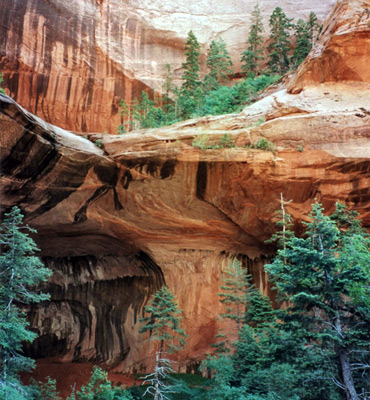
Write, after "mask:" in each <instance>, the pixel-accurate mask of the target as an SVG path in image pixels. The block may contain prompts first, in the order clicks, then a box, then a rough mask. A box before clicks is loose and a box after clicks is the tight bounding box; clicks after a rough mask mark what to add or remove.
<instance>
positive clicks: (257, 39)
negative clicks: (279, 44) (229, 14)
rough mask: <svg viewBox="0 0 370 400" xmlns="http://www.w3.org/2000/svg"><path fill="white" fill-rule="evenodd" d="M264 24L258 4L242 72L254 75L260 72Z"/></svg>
mask: <svg viewBox="0 0 370 400" xmlns="http://www.w3.org/2000/svg"><path fill="white" fill-rule="evenodd" d="M263 31H264V29H263V23H262V16H261V10H260V8H259V5H258V3H256V5H255V7H254V10H253V12H252V17H251V27H250V30H249V36H248V48H247V50H246V51H244V52H243V53H242V57H241V62H242V70H243V71H246V72H250V73H252V74H258V73H259V71H260V67H259V62H260V60H263Z"/></svg>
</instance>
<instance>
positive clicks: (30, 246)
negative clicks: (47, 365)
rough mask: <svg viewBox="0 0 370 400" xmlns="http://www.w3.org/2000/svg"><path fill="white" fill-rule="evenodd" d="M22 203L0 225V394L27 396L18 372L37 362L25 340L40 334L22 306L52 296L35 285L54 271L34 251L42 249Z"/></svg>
mask: <svg viewBox="0 0 370 400" xmlns="http://www.w3.org/2000/svg"><path fill="white" fill-rule="evenodd" d="M22 221H23V215H22V214H21V211H20V209H19V208H18V207H13V208H12V210H11V211H10V213H8V214H5V218H4V221H3V223H2V224H1V226H0V246H1V254H0V368H1V370H0V398H1V399H4V400H13V399H14V400H15V399H26V398H27V389H26V388H25V387H24V386H23V385H22V384H21V383H20V381H19V379H18V373H19V372H21V371H28V370H30V369H31V368H32V367H33V365H34V362H33V360H32V359H30V358H28V357H25V356H24V355H22V343H23V342H24V341H27V342H32V341H33V340H34V339H35V338H36V336H37V335H36V334H35V333H33V332H31V331H29V330H27V327H28V322H27V320H26V316H25V314H24V313H23V312H22V311H21V309H20V307H22V306H23V305H25V304H30V303H37V302H40V301H43V300H47V299H48V298H49V296H48V295H47V294H44V293H41V292H39V291H38V290H36V289H35V286H36V285H37V284H39V283H40V282H44V281H46V280H47V278H48V277H49V276H50V275H51V271H50V270H49V269H47V268H45V267H44V266H43V264H42V262H41V261H40V259H39V258H38V257H35V256H34V253H35V252H36V251H38V249H37V247H36V244H35V242H34V241H33V240H32V239H31V238H30V237H29V236H28V234H27V231H28V232H31V233H35V230H33V229H31V228H29V227H27V226H23V224H22V223H23V222H22Z"/></svg>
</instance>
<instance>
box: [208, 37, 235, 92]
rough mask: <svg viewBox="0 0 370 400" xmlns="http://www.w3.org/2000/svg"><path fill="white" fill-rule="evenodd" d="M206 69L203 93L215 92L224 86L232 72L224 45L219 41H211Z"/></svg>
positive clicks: (229, 58)
mask: <svg viewBox="0 0 370 400" xmlns="http://www.w3.org/2000/svg"><path fill="white" fill-rule="evenodd" d="M206 63H207V67H208V69H209V72H208V74H207V75H206V76H205V77H204V84H203V85H204V89H205V92H210V91H212V90H217V89H218V88H219V87H220V86H221V85H224V84H225V83H226V82H227V81H228V80H229V76H228V75H230V74H232V72H233V70H232V69H231V67H232V65H233V63H232V61H231V57H230V55H229V52H228V50H227V48H226V43H225V42H224V41H223V40H222V39H220V40H219V41H215V40H212V42H211V45H210V47H209V49H208V57H207V62H206Z"/></svg>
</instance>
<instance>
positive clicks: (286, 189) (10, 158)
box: [0, 0, 370, 371]
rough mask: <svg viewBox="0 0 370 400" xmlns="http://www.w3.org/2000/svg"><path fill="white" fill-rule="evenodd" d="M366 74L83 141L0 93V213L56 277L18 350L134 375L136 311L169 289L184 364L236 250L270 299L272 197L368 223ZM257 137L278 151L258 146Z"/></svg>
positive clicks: (215, 310) (203, 348)
mask: <svg viewBox="0 0 370 400" xmlns="http://www.w3.org/2000/svg"><path fill="white" fill-rule="evenodd" d="M348 4H360V3H359V2H358V0H353V1H352V2H349V3H348V2H343V3H342V6H343V7H344V8H343V9H341V8H339V9H338V10H337V12H339V13H344V12H345V10H346V9H350V8H348V7H347V6H348ZM361 4H362V3H361ZM363 4H365V3H363ZM346 7H347V8H346ZM341 15H342V14H341ZM343 18H344V17H343ZM338 29H339V28H338ZM360 29H362V25H361V26H360ZM333 34H334V35H335V32H334V33H333ZM353 35H355V31H353ZM357 43H358V45H359V46H361V43H360V42H357ZM322 57H324V58H325V57H326V52H323V53H322ZM363 57H364V59H361V63H365V62H366V59H367V62H369V61H370V60H369V58H368V57H369V55H368V53H367V54H363ZM317 60H318V61H319V59H317ZM344 61H345V60H344ZM344 61H343V62H344ZM320 62H321V61H320ZM345 62H347V61H345ZM307 65H308V64H307ZM337 67H338V68H339V69H340V68H341V64H338V65H337ZM303 70H304V68H303ZM327 71H330V69H328V70H327ZM301 73H302V70H301V72H299V74H301ZM300 76H302V77H303V78H302V79H304V76H305V75H304V74H303V75H300ZM365 78H366V76H365V75H364V80H363V81H360V80H357V81H356V80H346V81H344V82H343V81H341V80H338V79H337V80H334V81H333V79H332V75H331V73H329V72H328V75H327V78H325V77H324V81H322V82H321V83H320V84H316V85H315V86H313V85H309V86H308V87H305V88H301V89H300V90H298V91H297V92H299V93H296V91H292V93H288V92H287V90H286V89H282V90H280V91H277V92H275V93H273V94H271V95H270V96H268V97H266V98H264V99H262V100H261V101H259V102H257V103H255V104H254V105H252V106H251V107H248V108H246V109H245V110H244V111H243V112H242V113H241V114H240V115H236V114H235V115H226V116H218V117H205V118H202V119H198V120H189V121H185V122H182V123H179V124H177V125H173V126H170V127H167V128H161V129H153V130H148V131H139V132H135V133H130V134H125V135H121V136H112V135H102V134H89V135H88V137H89V139H90V141H89V140H87V139H85V138H81V137H77V136H74V135H72V134H71V133H70V132H67V131H64V130H62V129H60V128H56V127H55V126H52V125H49V124H47V123H45V122H43V121H41V120H40V119H38V118H37V117H34V116H33V115H31V114H29V113H27V112H26V111H24V110H23V109H22V108H20V107H19V106H18V105H17V104H16V103H15V102H13V101H12V100H10V99H9V98H8V97H6V96H2V95H0V126H1V143H0V144H1V180H0V184H1V187H2V192H1V204H2V209H1V211H5V210H8V209H9V208H10V207H11V206H13V205H14V204H17V205H19V206H20V207H21V209H22V210H23V212H24V213H25V218H26V222H27V223H29V224H30V225H31V226H32V227H34V228H36V229H37V230H38V235H37V236H36V240H37V243H38V244H39V246H40V248H41V255H42V256H43V258H44V260H45V262H46V263H47V265H49V266H50V267H51V268H52V269H53V270H54V271H55V273H54V275H53V277H52V278H51V280H50V282H49V284H48V287H47V290H48V291H50V293H51V297H52V301H51V302H50V303H48V304H44V305H41V306H38V307H36V308H34V309H32V310H30V318H31V321H32V325H33V327H34V328H35V329H36V330H37V331H38V332H39V334H40V337H39V339H38V340H37V342H36V343H35V344H34V345H33V346H32V347H31V348H29V349H28V351H29V353H30V354H32V355H34V356H38V357H43V356H46V355H47V356H50V355H52V356H54V357H55V359H57V360H63V361H72V360H80V361H82V360H89V361H97V362H101V363H107V364H110V365H114V366H116V369H117V370H120V371H140V370H143V369H144V368H145V367H147V366H150V364H151V363H152V362H153V357H152V354H153V350H154V348H153V345H152V344H151V343H149V342H147V341H146V338H145V337H144V335H140V334H139V333H138V331H139V328H140V324H139V323H138V318H139V317H140V316H141V315H142V307H143V305H144V304H145V303H146V301H147V300H148V298H149V296H150V294H151V293H153V292H154V291H155V290H156V288H158V287H159V286H160V285H161V284H162V283H163V282H165V283H166V284H167V285H168V286H169V287H170V289H171V290H172V291H173V292H174V293H175V294H176V297H177V299H178V301H179V306H180V308H181V309H183V310H184V320H183V321H184V325H185V329H186V331H187V333H188V334H189V340H188V346H187V348H186V349H185V350H184V351H183V353H181V354H180V355H179V356H178V357H179V358H180V359H181V360H182V362H183V364H180V367H181V368H183V369H185V368H188V369H189V370H190V369H191V368H192V367H195V366H196V365H197V364H198V363H199V361H200V360H201V359H202V358H203V357H204V354H205V353H206V352H207V351H209V350H210V344H211V343H212V342H214V341H215V335H216V334H217V333H218V329H219V327H220V325H221V324H220V321H219V319H218V314H219V313H220V311H221V305H220V303H219V297H218V296H217V293H218V292H219V284H220V280H221V272H222V270H224V269H225V268H227V266H228V264H229V263H230V261H231V260H232V259H233V258H234V257H238V258H239V259H240V260H241V261H242V262H243V265H244V266H245V267H246V268H247V270H248V271H249V272H250V273H251V274H252V276H253V281H254V282H255V283H256V285H257V286H258V287H259V288H260V289H261V290H263V291H264V292H265V293H269V294H271V291H270V287H269V284H268V282H267V279H266V276H265V273H264V271H263V264H264V263H265V262H266V260H268V257H269V256H270V255H271V254H272V253H273V251H274V248H273V247H267V246H266V244H265V240H266V239H268V238H269V237H270V236H271V234H272V233H273V232H274V229H275V227H274V220H275V219H274V211H275V210H276V209H278V208H279V199H280V194H281V193H283V195H284V198H285V199H289V200H290V199H291V200H292V203H290V204H289V206H288V207H287V208H288V212H289V213H290V214H291V215H292V217H293V218H294V219H296V220H297V221H302V220H305V219H306V218H307V213H308V212H309V210H310V208H311V204H312V203H313V201H314V199H315V198H316V199H317V200H318V201H320V202H321V203H322V204H323V205H324V207H325V209H326V210H327V211H328V212H330V211H333V209H334V207H335V202H336V201H337V200H340V201H343V202H345V203H347V204H348V206H349V207H350V208H353V209H355V210H357V211H358V212H359V213H360V216H361V218H362V219H363V222H364V225H365V226H366V227H367V228H370V201H369V200H370V189H369V188H370V144H369V143H370V141H369V137H370V107H369V105H368V93H369V89H370V82H369V81H370V80H369V79H367V78H366V79H367V80H366V79H365ZM291 82H296V84H298V83H299V82H298V81H295V78H294V77H293V79H292V81H291ZM297 82H298V83H297ZM294 93H295V94H294ZM225 134H228V135H229V137H230V139H231V140H232V141H233V142H234V143H235V147H234V148H230V149H206V150H202V149H199V148H197V147H194V145H193V142H194V138H197V139H198V140H199V138H200V137H201V138H202V140H203V141H206V142H207V144H208V145H215V144H218V143H219V142H220V140H221V139H222V137H223V136H224V135H225ZM261 138H264V139H266V140H268V141H270V142H272V143H273V144H274V146H275V149H274V151H264V150H260V149H257V148H256V147H257V146H256V143H258V142H260V140H261ZM97 140H100V142H101V146H102V148H99V147H97V146H95V145H94V144H93V143H92V142H91V141H93V142H94V141H95V142H96V143H99V142H97ZM295 228H296V229H297V230H298V231H299V230H300V229H301V227H300V225H299V224H298V223H297V224H296V226H295Z"/></svg>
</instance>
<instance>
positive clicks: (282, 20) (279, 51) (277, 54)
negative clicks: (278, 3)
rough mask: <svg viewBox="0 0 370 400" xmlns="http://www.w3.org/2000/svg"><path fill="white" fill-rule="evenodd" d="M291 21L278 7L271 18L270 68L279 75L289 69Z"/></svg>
mask: <svg viewBox="0 0 370 400" xmlns="http://www.w3.org/2000/svg"><path fill="white" fill-rule="evenodd" d="M291 21H292V19H289V18H288V17H287V16H286V15H285V13H284V11H283V10H282V9H281V8H280V7H276V8H275V10H274V11H273V13H272V14H271V17H270V43H269V46H268V50H269V52H270V53H269V66H270V69H271V71H272V72H277V73H279V75H282V74H283V73H285V72H286V71H287V70H288V68H289V57H288V52H289V50H290V39H289V29H291V28H292V24H291Z"/></svg>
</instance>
